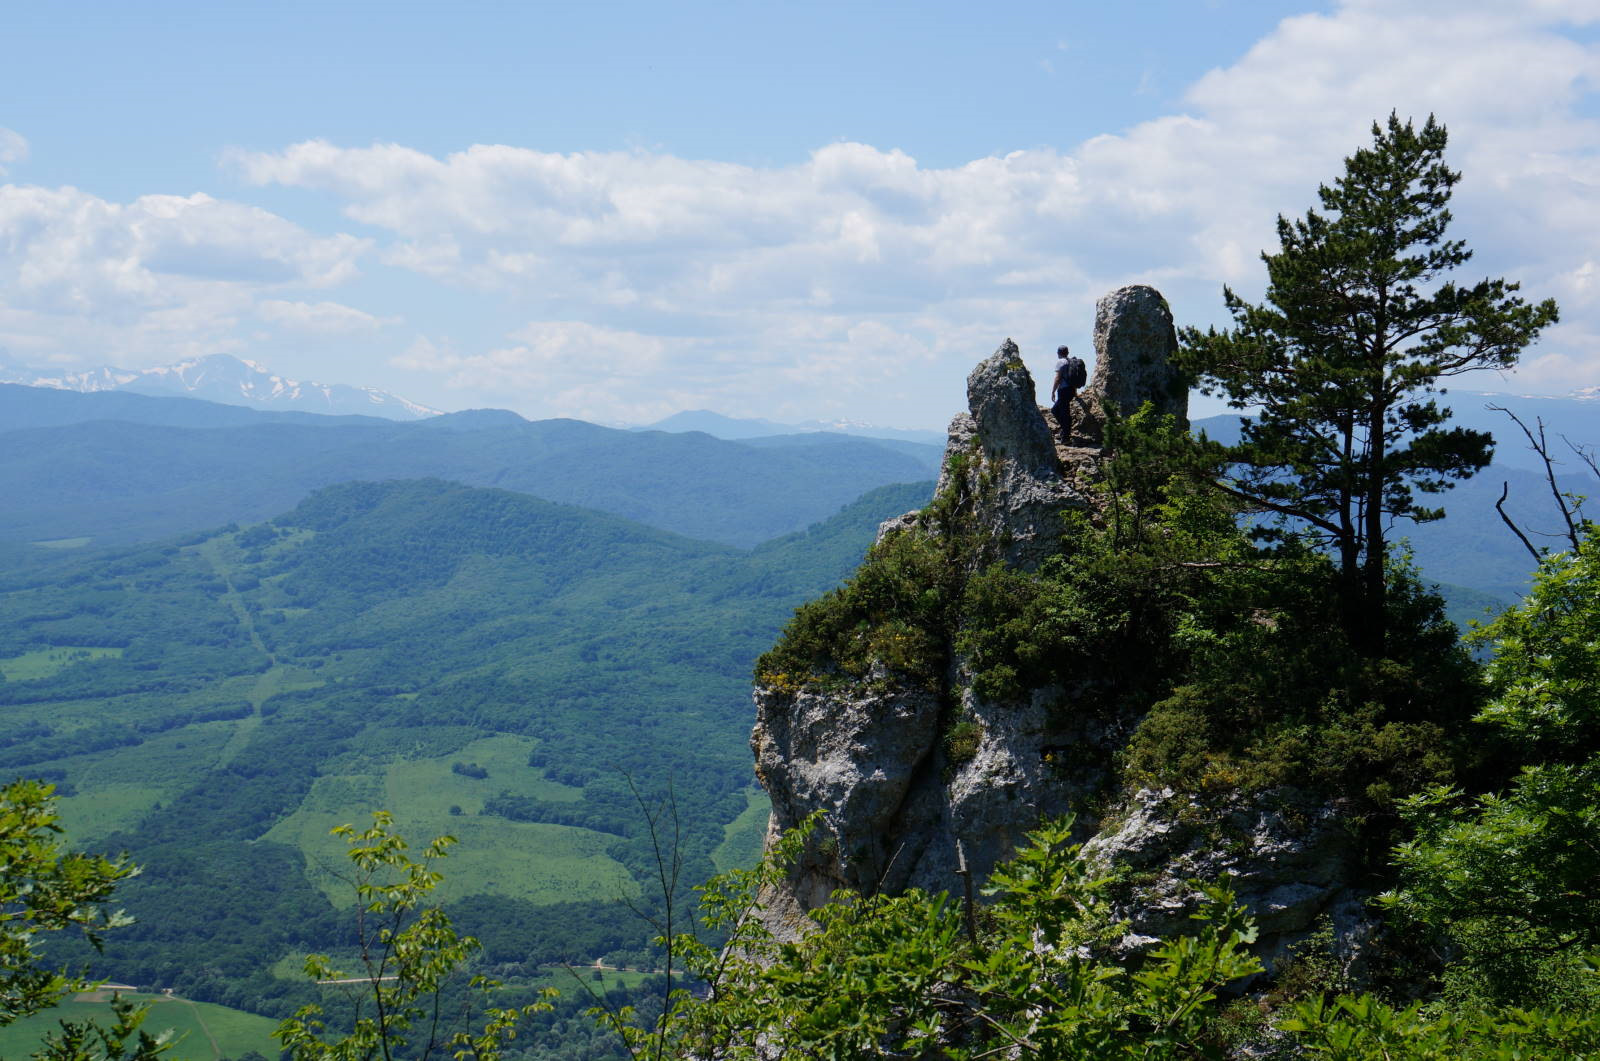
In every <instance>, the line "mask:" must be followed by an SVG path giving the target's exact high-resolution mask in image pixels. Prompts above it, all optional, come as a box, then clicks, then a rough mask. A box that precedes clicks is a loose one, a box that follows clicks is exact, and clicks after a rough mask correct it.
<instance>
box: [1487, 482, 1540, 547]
mask: <svg viewBox="0 0 1600 1061" xmlns="http://www.w3.org/2000/svg"><path fill="white" fill-rule="evenodd" d="M1510 493H1511V484H1510V483H1509V482H1504V481H1502V482H1501V484H1500V500H1498V501H1496V502H1495V503H1494V510H1495V511H1496V512H1498V513H1500V518H1501V519H1503V520H1505V522H1506V526H1508V527H1510V528H1511V533H1512V534H1515V535H1516V536H1517V540H1518V541H1520V542H1521V543H1522V546H1523V548H1525V549H1527V550H1528V555H1529V556H1531V557H1533V560H1534V562H1535V563H1538V562H1539V561H1540V560H1542V559H1543V557H1542V556H1540V554H1539V550H1537V549H1535V548H1534V547H1533V543H1532V542H1530V541H1529V540H1528V536H1527V535H1526V534H1523V533H1522V528H1520V527H1518V526H1517V525H1516V524H1515V523H1513V522H1511V517H1510V516H1508V515H1506V508H1505V505H1506V496H1507V495H1509V494H1510Z"/></svg>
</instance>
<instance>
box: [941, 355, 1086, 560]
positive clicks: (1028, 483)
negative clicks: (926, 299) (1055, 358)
mask: <svg viewBox="0 0 1600 1061" xmlns="http://www.w3.org/2000/svg"><path fill="white" fill-rule="evenodd" d="M967 405H968V407H969V408H970V410H971V411H970V412H969V413H967V414H964V415H960V416H957V417H956V418H955V419H954V420H953V421H951V423H950V436H949V442H948V443H947V446H946V449H945V466H944V471H943V472H942V473H941V475H940V478H939V488H938V491H939V493H940V496H950V495H952V494H953V496H954V497H955V498H956V499H958V500H959V504H960V506H961V507H962V508H963V509H964V510H965V511H967V512H969V513H970V514H971V516H972V517H973V519H974V521H975V523H976V529H978V530H979V531H980V532H981V533H982V535H983V537H984V539H985V540H987V541H988V542H990V543H992V545H993V551H994V554H995V556H996V557H998V558H1000V559H1004V560H1005V561H1006V562H1007V563H1010V564H1012V565H1013V566H1015V567H1019V568H1022V569H1024V570H1031V569H1033V568H1035V567H1037V566H1038V565H1039V563H1040V562H1041V561H1043V560H1044V558H1045V557H1047V556H1049V555H1051V554H1052V553H1055V552H1058V551H1060V548H1061V534H1062V530H1063V525H1062V518H1061V514H1062V513H1063V512H1064V511H1066V510H1067V509H1073V508H1076V509H1082V508H1085V507H1086V505H1087V502H1086V501H1085V500H1084V498H1083V497H1082V495H1080V494H1079V493H1078V492H1077V491H1076V490H1075V489H1073V487H1072V486H1070V485H1069V484H1068V483H1067V482H1066V480H1065V479H1063V478H1062V475H1061V466H1060V464H1059V463H1058V461H1057V459H1056V447H1055V442H1054V440H1053V439H1052V438H1051V435H1050V428H1049V427H1048V426H1046V424H1045V420H1044V414H1043V413H1042V412H1041V411H1040V409H1039V405H1038V401H1037V398H1036V396H1035V391H1034V386H1033V376H1032V375H1030V374H1029V372H1028V369H1027V366H1026V365H1024V364H1023V363H1022V355H1021V353H1020V352H1019V351H1018V350H1017V344H1016V343H1013V342H1012V341H1011V340H1010V339H1007V340H1006V341H1005V342H1004V343H1002V344H1000V348H999V349H998V350H996V351H995V352H994V353H993V354H991V355H989V357H987V358H985V359H984V360H983V361H981V362H979V364H978V367H977V368H974V369H973V370H972V373H971V374H970V375H969V376H967ZM984 559H989V558H987V557H986V558H984Z"/></svg>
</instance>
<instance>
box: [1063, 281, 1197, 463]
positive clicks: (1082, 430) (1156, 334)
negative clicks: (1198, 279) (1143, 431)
mask: <svg viewBox="0 0 1600 1061" xmlns="http://www.w3.org/2000/svg"><path fill="white" fill-rule="evenodd" d="M1177 351H1178V333H1177V331H1176V329H1174V327H1173V324H1172V310H1171V309H1170V308H1169V307H1168V306H1167V300H1166V299H1165V298H1163V297H1162V296H1161V292H1159V291H1157V290H1156V289H1155V288H1153V287H1147V286H1146V285H1144V284H1131V285H1129V286H1127V287H1119V288H1117V289H1116V290H1115V291H1113V292H1111V293H1110V294H1109V295H1106V296H1105V297H1104V298H1102V299H1101V300H1100V301H1099V302H1098V303H1096V304H1095V310H1094V356H1095V363H1094V373H1093V375H1092V376H1091V377H1090V379H1089V386H1088V387H1086V388H1085V389H1084V391H1083V393H1082V394H1081V395H1080V396H1079V398H1080V404H1079V409H1080V410H1081V415H1080V416H1079V417H1078V418H1077V422H1075V423H1074V425H1073V435H1074V439H1075V441H1077V440H1081V442H1082V444H1086V445H1092V444H1095V443H1097V442H1098V441H1099V439H1100V432H1101V431H1102V430H1103V428H1104V417H1103V415H1102V414H1101V411H1100V410H1101V405H1102V403H1105V402H1109V403H1110V404H1111V405H1112V406H1113V407H1114V408H1115V409H1117V410H1118V411H1119V412H1120V413H1121V414H1122V415H1123V416H1129V415H1131V414H1133V413H1135V412H1138V410H1139V406H1140V405H1142V404H1144V403H1145V402H1146V401H1149V402H1153V403H1154V404H1155V408H1156V411H1157V412H1158V413H1170V414H1172V415H1174V416H1176V417H1178V418H1179V419H1180V420H1183V421H1184V422H1185V423H1187V422H1188V418H1189V391H1188V388H1187V387H1186V386H1185V383H1184V380H1183V377H1182V375H1181V374H1180V373H1179V372H1178V370H1177V369H1176V368H1175V367H1174V366H1173V364H1172V358H1173V355H1174V354H1176V353H1177Z"/></svg>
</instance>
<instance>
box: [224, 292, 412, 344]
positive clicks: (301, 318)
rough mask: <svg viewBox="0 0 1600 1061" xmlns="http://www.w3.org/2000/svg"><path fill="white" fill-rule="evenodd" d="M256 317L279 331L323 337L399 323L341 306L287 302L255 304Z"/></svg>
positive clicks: (369, 330)
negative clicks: (286, 329)
mask: <svg viewBox="0 0 1600 1061" xmlns="http://www.w3.org/2000/svg"><path fill="white" fill-rule="evenodd" d="M256 316H258V317H260V318H261V319H262V320H264V321H269V322H270V323H272V324H276V325H277V326H278V327H280V328H289V329H292V330H294V331H301V332H312V333H316V334H321V335H347V334H349V333H351V332H371V331H377V330H378V329H379V328H383V327H385V326H386V325H390V324H397V323H399V321H398V319H397V318H394V317H374V316H373V315H372V314H370V313H366V312H363V311H362V310H359V309H356V308H355V307H353V306H345V305H341V304H340V303H338V302H286V301H284V300H283V299H265V300H263V301H261V302H258V303H257V304H256Z"/></svg>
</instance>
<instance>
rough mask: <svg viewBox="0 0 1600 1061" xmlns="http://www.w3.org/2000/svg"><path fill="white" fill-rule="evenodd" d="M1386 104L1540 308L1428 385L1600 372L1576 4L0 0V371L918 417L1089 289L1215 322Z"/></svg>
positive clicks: (1046, 351)
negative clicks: (93, 372)
mask: <svg viewBox="0 0 1600 1061" xmlns="http://www.w3.org/2000/svg"><path fill="white" fill-rule="evenodd" d="M1391 111H1394V112H1397V113H1398V114H1399V115H1400V116H1401V117H1403V118H1404V117H1414V118H1416V119H1417V120H1418V121H1421V120H1422V119H1424V118H1425V117H1426V116H1427V115H1428V114H1430V113H1432V114H1435V115H1437V117H1438V118H1439V120H1440V121H1442V122H1443V123H1444V124H1445V125H1446V126H1447V127H1448V128H1449V130H1450V141H1451V142H1450V148H1449V151H1448V153H1447V160H1448V161H1449V162H1450V163H1451V164H1452V165H1453V166H1454V167H1456V168H1458V169H1460V170H1461V171H1462V172H1463V174H1464V177H1463V180H1462V182H1461V183H1460V185H1459V186H1458V187H1457V190H1456V195H1455V199H1454V201H1453V203H1452V212H1453V214H1454V217H1455V222H1454V228H1453V230H1452V231H1453V234H1454V235H1455V236H1457V237H1458V238H1462V239H1465V240H1466V241H1467V243H1468V245H1469V246H1470V247H1472V248H1473V250H1474V251H1475V257H1474V259H1473V260H1472V261H1471V262H1470V263H1469V264H1468V265H1467V266H1466V267H1465V269H1464V270H1463V271H1462V274H1461V279H1464V280H1475V279H1481V278H1483V277H1485V276H1504V277H1507V278H1508V279H1513V280H1517V281H1520V282H1521V283H1522V284H1523V290H1524V293H1525V294H1526V295H1527V296H1529V297H1530V298H1534V299H1542V298H1546V297H1553V298H1555V299H1556V300H1557V301H1558V302H1559V303H1560V305H1561V313H1562V321H1561V323H1560V324H1559V325H1557V326H1556V327H1554V328H1552V329H1550V330H1549V331H1547V332H1546V333H1545V335H1544V337H1543V338H1542V339H1541V340H1540V342H1539V343H1538V344H1537V346H1535V347H1533V348H1531V349H1530V350H1529V351H1527V353H1526V354H1525V355H1524V357H1523V362H1522V365H1521V367H1520V368H1519V369H1518V370H1517V371H1516V372H1515V373H1513V374H1507V375H1504V376H1500V375H1494V374H1482V375H1478V376H1473V377H1467V379H1465V380H1463V381H1461V382H1462V385H1469V386H1473V387H1477V388H1481V389H1487V390H1513V391H1518V392H1522V393H1549V394H1561V393H1566V392H1569V391H1571V390H1574V389H1577V388H1581V387H1588V386H1595V385H1597V384H1600V264H1597V262H1600V0H1520V2H1519V0H1326V2H1322V3H1314V2H1289V0H1151V2H1141V0H1130V2H1126V3H1120V4H1113V3H1106V2H1104V0H1098V2H1095V3H1081V2H1077V0H1055V2H1037V3H1006V2H996V3H989V4H977V3H961V4H957V3H945V2H940V0H921V2H918V3H897V2H889V3H861V2H860V0H853V2H849V3H844V2H838V3H836V2H833V0H810V2H804V3H799V2H782V0H778V2H754V0H746V2H704V0H678V2H675V3H672V4H662V3H635V2H631V0H614V2H611V3H606V4H577V3H563V4H552V3H509V2H508V3H482V2H472V0H456V2H452V3H448V4H446V3H407V2H404V0H385V2H383V3H365V2H362V3H355V2H349V3H341V2H338V0H319V2H300V0H280V2H275V3H273V4H250V5H247V4H218V3H216V2H215V0H209V2H207V3H203V4H202V3H178V2H163V0H147V2H144V3H140V4H127V3H122V2H117V3H93V2H80V3H73V4H60V3H49V2H34V0H11V2H9V3H8V4H6V5H5V6H4V8H3V9H0V361H6V362H10V363H14V364H20V365H28V366H40V367H44V368H49V369H52V370H61V371H71V370H73V369H75V368H88V367H92V366H98V365H105V364H111V365H117V366H121V367H128V368H143V367H149V366H153V365H157V364H166V363H170V362H173V361H177V360H181V359H185V358H189V357H195V356H200V355H204V354H212V353H229V354H233V355H235V356H238V357H242V358H247V359H250V360H253V361H256V362H258V363H260V364H261V365H263V366H264V367H266V368H269V369H270V370H272V371H274V372H277V373H280V374H282V375H285V376H289V377H292V378H298V379H306V380H317V381H321V382H328V383H350V384H358V385H366V386H376V387H381V388H384V389H387V390H390V391H393V392H395V393H397V394H400V395H403V396H404V397H406V398H409V399H411V400H414V401H418V402H422V403H424V404H427V405H430V406H433V407H435V408H439V409H443V410H455V409H464V408H477V407H499V408H509V409H513V410H515V411H517V412H519V413H521V414H523V415H525V416H528V417H533V418H540V417H551V416H572V417H579V418H582V419H587V420H593V421H596V422H600V423H610V424H639V423H649V422H651V421H654V420H657V419H660V418H662V417H664V416H667V415H669V414H671V413H674V412H678V411H681V410H685V409H712V410H715V411H718V412H721V413H724V414H727V415H730V416H740V417H765V418H768V419H774V420H780V421H788V422H794V421H800V420H813V419H825V420H839V419H842V420H850V421H855V422H861V423H869V424H875V425H879V426H885V427H906V428H932V429H938V428H941V427H942V426H943V425H944V424H945V423H946V422H947V421H948V419H949V417H950V416H951V415H952V414H953V413H954V412H957V411H959V410H960V409H962V408H963V407H964V405H965V400H964V387H965V379H966V375H967V373H968V372H969V371H970V369H971V368H972V366H973V365H975V364H976V363H977V362H978V361H980V360H981V359H982V358H983V357H985V356H986V355H987V354H989V353H990V352H992V351H993V350H994V349H995V348H996V347H997V346H998V345H999V344H1000V343H1001V342H1002V341H1003V340H1005V339H1006V338H1008V337H1009V338H1013V339H1015V340H1016V341H1017V343H1018V344H1020V346H1021V348H1022V351H1023V355H1024V359H1025V360H1026V361H1027V362H1028V364H1029V365H1030V367H1031V368H1032V369H1033V371H1034V374H1035V376H1036V377H1040V378H1044V379H1048V374H1049V371H1050V365H1051V362H1052V359H1053V351H1054V350H1055V347H1056V346H1057V345H1059V344H1061V343H1067V344H1069V345H1071V346H1072V347H1073V348H1074V350H1075V351H1078V352H1082V353H1085V354H1089V353H1091V351H1092V344H1091V332H1092V327H1093V315H1094V305H1095V301H1096V300H1097V299H1098V298H1099V297H1100V296H1102V295H1104V294H1105V293H1107V292H1109V291H1111V290H1113V289H1115V288H1117V287H1119V286H1121V285H1124V284H1129V283H1147V284H1152V285H1154V286H1155V287H1157V288H1159V289H1160V290H1161V291H1162V292H1163V293H1164V294H1165V295H1166V296H1167V298H1168V300H1169V302H1170V304H1171V305H1172V308H1173V312H1174V315H1175V317H1176V318H1177V320H1178V322H1179V324H1180V325H1182V324H1196V325H1201V326H1205V325H1209V324H1223V323H1226V316H1225V313H1224V311H1223V307H1222V298H1221V291H1222V287H1223V285H1224V284H1228V285H1232V286H1233V287H1234V289H1235V290H1237V291H1238V292H1239V293H1240V294H1241V295H1243V296H1245V297H1247V298H1259V297H1260V296H1261V294H1262V291H1263V289H1264V282H1265V273H1264V269H1263V267H1262V264H1261V262H1260V258H1259V255H1260V253H1261V252H1262V251H1263V250H1269V249H1272V248H1273V247H1274V246H1275V238H1274V231H1275V228H1274V226H1275V221H1276V218H1277V216H1278V215H1279V214H1280V213H1282V214H1288V215H1290V216H1294V215H1298V214H1303V213H1304V212H1305V210H1307V209H1308V208H1310V207H1312V206H1314V205H1315V204H1316V189H1317V186H1318V185H1319V183H1323V182H1327V181H1331V180H1332V179H1334V178H1335V177H1337V176H1338V175H1339V173H1340V172H1341V160H1342V159H1343V158H1344V157H1345V156H1346V155H1348V154H1349V153H1351V152H1352V151H1353V150H1355V149H1357V148H1359V147H1361V146H1362V145H1363V144H1364V143H1366V142H1368V141H1369V140H1370V133H1369V129H1370V126H1371V124H1372V122H1373V121H1374V120H1375V119H1379V118H1382V117H1384V116H1386V115H1388V114H1389V113H1390V112H1391ZM1219 409H1220V407H1217V408H1213V409H1211V410H1209V411H1219ZM1205 411H1208V410H1207V409H1206V408H1204V407H1201V408H1199V409H1197V412H1202V413H1203V412H1205Z"/></svg>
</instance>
